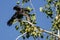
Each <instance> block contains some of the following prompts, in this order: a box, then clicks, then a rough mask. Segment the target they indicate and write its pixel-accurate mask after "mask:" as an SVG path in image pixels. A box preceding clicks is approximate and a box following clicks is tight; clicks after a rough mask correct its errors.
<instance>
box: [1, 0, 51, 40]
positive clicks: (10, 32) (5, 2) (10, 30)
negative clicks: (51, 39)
mask: <svg viewBox="0 0 60 40" xmlns="http://www.w3.org/2000/svg"><path fill="white" fill-rule="evenodd" d="M32 3H33V5H34V7H35V9H36V18H37V25H38V26H40V27H41V28H43V29H46V30H49V29H50V28H51V23H50V22H51V21H50V20H51V19H50V18H49V19H47V17H46V15H45V14H44V13H42V12H40V11H39V7H41V6H43V5H44V4H45V1H43V0H32ZM15 5H16V0H0V40H15V39H16V37H17V36H18V35H19V34H20V33H19V31H16V30H15V25H14V24H13V25H12V26H11V27H9V26H7V21H8V20H9V19H10V18H11V17H12V15H13V14H14V10H13V9H12V8H13V7H14V6H15ZM26 5H27V6H31V5H30V4H29V3H28V4H25V5H24V6H26ZM44 35H46V34H45V33H44ZM20 40H22V38H20ZM29 40H32V38H30V39H29ZM41 40H45V39H41Z"/></svg>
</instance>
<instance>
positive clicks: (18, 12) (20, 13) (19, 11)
mask: <svg viewBox="0 0 60 40" xmlns="http://www.w3.org/2000/svg"><path fill="white" fill-rule="evenodd" d="M13 10H16V12H15V14H14V15H13V16H12V17H11V19H10V20H9V21H8V22H7V25H8V26H11V25H12V24H13V22H14V20H15V19H19V20H21V19H22V18H23V16H26V17H27V19H28V20H29V16H28V15H27V14H26V13H25V12H30V11H29V10H27V9H25V8H20V7H19V6H15V7H13Z"/></svg>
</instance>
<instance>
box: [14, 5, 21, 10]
mask: <svg viewBox="0 0 60 40" xmlns="http://www.w3.org/2000/svg"><path fill="white" fill-rule="evenodd" d="M20 9H21V8H20V7H19V6H17V5H16V6H14V7H13V10H16V11H20Z"/></svg>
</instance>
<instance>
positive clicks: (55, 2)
mask: <svg viewBox="0 0 60 40" xmlns="http://www.w3.org/2000/svg"><path fill="white" fill-rule="evenodd" d="M29 1H30V0H22V4H25V3H27V2H29ZM44 1H46V2H47V4H46V5H45V6H44V7H40V8H39V9H40V12H44V13H45V14H46V15H47V17H50V18H51V19H53V21H52V28H51V31H52V32H53V33H54V34H58V32H57V30H60V0H44ZM17 4H19V1H18V2H17ZM26 9H28V10H29V12H25V13H26V14H28V15H29V17H30V21H29V20H27V18H26V17H25V18H23V19H24V20H26V21H29V22H31V23H33V24H35V25H36V14H35V13H33V14H30V12H31V11H33V10H34V9H33V8H30V7H26ZM55 14H56V15H55ZM19 23H20V24H19V25H20V26H18V25H17V26H15V28H16V30H18V29H19V30H20V33H21V34H23V33H25V32H26V35H25V36H22V37H23V39H25V38H29V37H30V36H32V37H33V38H38V37H41V38H43V34H42V33H43V31H42V30H40V27H39V26H32V25H30V24H29V23H27V22H24V21H23V20H21V21H20V22H19ZM48 39H49V40H55V39H56V37H55V36H53V35H51V34H49V35H48V36H47V40H48Z"/></svg>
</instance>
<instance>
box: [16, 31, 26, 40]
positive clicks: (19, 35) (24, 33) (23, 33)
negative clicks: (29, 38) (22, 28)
mask: <svg viewBox="0 0 60 40" xmlns="http://www.w3.org/2000/svg"><path fill="white" fill-rule="evenodd" d="M26 33H27V32H25V33H23V34H22V35H19V36H18V37H17V38H16V40H18V39H19V38H20V37H22V36H23V35H25V34H26Z"/></svg>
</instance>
